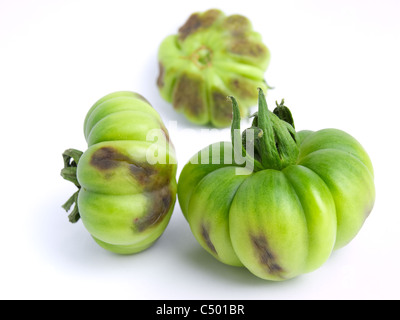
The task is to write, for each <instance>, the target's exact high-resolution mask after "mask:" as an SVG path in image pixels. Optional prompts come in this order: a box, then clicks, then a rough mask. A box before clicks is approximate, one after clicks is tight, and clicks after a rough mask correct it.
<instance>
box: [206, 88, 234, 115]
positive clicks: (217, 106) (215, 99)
mask: <svg viewBox="0 0 400 320" xmlns="http://www.w3.org/2000/svg"><path fill="white" fill-rule="evenodd" d="M211 100H212V104H213V108H212V113H213V118H214V119H218V120H225V121H227V122H228V121H231V120H232V103H231V102H230V100H228V99H227V95H225V94H223V93H221V92H219V91H214V92H212V93H211Z"/></svg>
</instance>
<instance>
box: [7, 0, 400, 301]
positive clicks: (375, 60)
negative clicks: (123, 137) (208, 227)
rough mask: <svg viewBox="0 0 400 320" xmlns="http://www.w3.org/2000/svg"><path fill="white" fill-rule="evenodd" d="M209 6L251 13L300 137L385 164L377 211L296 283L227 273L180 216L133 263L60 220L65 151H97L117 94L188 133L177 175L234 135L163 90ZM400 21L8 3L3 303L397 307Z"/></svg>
mask: <svg viewBox="0 0 400 320" xmlns="http://www.w3.org/2000/svg"><path fill="white" fill-rule="evenodd" d="M235 3H236V4H235ZM209 8H220V9H222V10H223V11H225V13H227V14H233V13H241V14H244V15H246V16H247V17H248V18H250V19H251V21H252V22H253V25H254V28H255V30H257V31H259V32H260V33H261V34H262V35H263V39H264V42H265V43H266V44H267V46H268V47H269V48H270V50H271V53H272V59H271V64H270V67H269V69H268V71H267V73H266V78H267V81H268V83H269V84H270V85H271V86H274V87H275V89H274V90H271V91H269V92H268V97H267V101H268V102H269V105H270V106H271V105H273V104H274V102H275V100H280V99H281V98H285V99H286V103H287V105H288V106H289V107H290V108H291V109H292V113H293V115H294V117H295V123H296V127H297V129H300V130H301V129H313V130H317V129H322V128H326V127H335V128H339V129H342V130H345V131H347V132H349V133H350V134H352V135H353V136H354V137H356V138H357V139H358V140H359V141H360V142H361V143H362V144H363V145H364V147H365V149H366V150H367V151H368V153H369V154H370V156H371V159H372V161H373V164H374V168H375V174H376V180H375V181H376V190H377V198H376V204H375V208H374V210H373V212H372V214H371V216H370V217H369V219H368V220H367V222H366V223H365V225H364V227H363V229H362V230H361V231H360V233H359V234H358V236H357V237H356V238H355V240H354V241H353V242H352V243H351V244H349V245H348V246H347V247H345V248H343V249H342V250H340V251H338V252H335V253H334V254H333V255H332V257H331V258H330V259H329V261H328V262H327V263H326V264H325V265H324V266H322V267H321V268H320V269H319V270H317V271H315V272H313V273H310V274H307V275H304V276H301V277H299V278H296V279H294V280H291V281H287V282H283V283H272V282H267V281H263V280H261V279H258V278H256V277H255V276H253V275H251V274H250V273H249V272H248V271H247V270H246V269H238V268H233V267H228V266H225V265H223V264H221V263H219V262H218V261H216V260H215V259H214V258H212V257H211V256H210V255H208V254H207V253H206V252H205V251H204V250H203V249H202V248H201V247H200V246H199V245H198V244H197V242H196V241H195V240H194V237H193V236H192V234H191V232H190V229H189V227H188V225H187V224H186V222H185V220H184V218H183V216H182V213H181V210H180V208H179V205H178V204H177V205H176V207H175V211H174V215H173V218H172V220H171V222H170V224H169V226H168V228H167V230H166V231H165V233H164V235H163V236H162V237H161V239H160V240H159V241H158V242H157V243H156V244H155V245H154V246H153V247H152V248H150V249H149V250H147V251H145V252H142V253H140V254H138V255H134V256H128V257H126V256H117V255H114V254H111V253H108V252H106V251H105V250H103V249H101V248H100V247H98V246H97V245H96V244H95V243H94V241H93V240H92V239H91V238H90V236H89V234H88V233H87V232H86V230H85V229H84V227H83V226H82V223H78V224H76V225H72V224H69V223H68V220H67V214H66V213H65V212H64V211H63V210H62V209H61V205H62V204H63V203H64V202H65V201H66V199H67V198H68V197H69V196H70V195H71V194H72V192H74V187H73V185H72V184H71V183H69V182H66V181H64V180H63V179H62V178H61V177H60V175H59V172H60V169H61V167H62V157H61V153H62V152H63V151H64V150H65V149H66V148H69V147H74V148H77V149H81V150H85V149H86V143H85V141H84V137H83V132H82V131H83V129H82V127H83V120H84V117H85V115H86V112H87V111H88V109H89V107H90V106H91V105H92V104H93V103H94V102H95V101H96V100H97V99H98V98H100V97H102V96H103V95H105V94H107V93H110V92H113V91H117V90H132V91H136V92H139V93H141V94H142V95H143V96H145V97H146V98H147V99H148V100H149V101H150V102H151V103H152V104H153V106H154V107H155V108H156V109H157V110H158V111H159V112H160V114H161V115H162V117H163V119H164V121H165V123H166V125H167V126H169V121H173V120H177V121H178V127H177V128H176V129H174V128H172V127H171V128H170V130H171V132H170V133H171V137H172V139H173V142H174V144H175V146H176V149H177V153H178V160H179V172H180V170H181V169H182V167H183V166H184V164H185V163H186V161H188V159H189V157H190V156H191V155H192V154H194V153H195V152H196V151H198V150H200V149H201V148H202V147H203V146H206V145H208V144H209V143H212V142H216V141H220V140H226V139H229V129H226V130H220V131H218V132H214V133H213V134H204V135H200V134H199V131H198V130H199V129H200V128H196V127H194V126H192V125H191V124H189V123H188V122H187V121H186V120H185V119H184V118H183V117H182V116H180V115H178V114H176V113H175V112H174V111H173V110H172V107H171V106H170V105H169V104H167V103H166V102H164V101H163V100H162V99H161V97H160V96H159V94H158V91H157V88H156V85H155V81H156V78H157V75H158V66H157V58H156V56H157V49H158V45H159V44H160V42H161V41H162V39H163V38H164V37H165V36H167V35H169V34H171V33H175V32H176V31H177V29H178V27H180V26H181V25H182V24H183V23H184V21H185V20H186V19H187V17H188V16H189V15H190V14H191V13H192V12H195V11H203V10H206V9H209ZM399 13H400V2H398V1H395V0H393V1H387V0H380V1H364V0H359V1H355V0H353V1H349V0H345V1H342V0H341V1H298V0H297V1H282V0H280V1H267V0H266V1H251V0H247V1H242V2H239V1H237V2H234V1H230V2H228V1H215V0H214V1H208V0H203V1H172V0H171V1H153V0H147V1H144V2H140V5H139V2H138V1H119V0H113V1H98V0H97V1H50V0H48V1H44V0H40V1H21V0H19V1H12V0H1V1H0V103H1V110H2V112H1V126H0V130H1V139H2V140H1V167H0V168H1V183H2V185H3V191H2V196H1V198H2V208H1V220H0V245H1V256H0V261H1V262H0V298H2V299H14V298H18V299H19V298H22V299H31V298H32V299H48V298H50V299H100V298H101V299H399V298H400V294H399V290H398V287H399V286H400V276H399V270H400V249H399V245H400V236H399V234H400V231H399V230H400V204H399V202H398V201H399V194H400V193H399V191H400V189H399V181H400V175H399V171H400V169H399V163H398V161H399V158H400V152H399V141H398V139H399V129H397V125H398V123H399V119H398V114H399V112H398V110H399V108H400V103H399V102H400V99H399V96H400V95H399V86H400V79H399V78H400V76H399V75H400V63H399V57H400V19H398V17H399ZM195 128H196V131H195V130H191V131H187V129H195ZM179 172H178V173H179Z"/></svg>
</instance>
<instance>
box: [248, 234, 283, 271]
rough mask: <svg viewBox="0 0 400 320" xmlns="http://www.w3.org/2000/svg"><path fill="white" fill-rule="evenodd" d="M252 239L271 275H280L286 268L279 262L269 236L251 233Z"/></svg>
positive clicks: (256, 251)
mask: <svg viewBox="0 0 400 320" xmlns="http://www.w3.org/2000/svg"><path fill="white" fill-rule="evenodd" d="M250 239H251V244H252V245H253V248H254V251H255V253H256V255H257V256H258V257H259V261H260V263H261V264H262V265H263V266H265V268H266V269H267V272H268V273H269V274H271V275H276V276H280V274H281V273H282V272H284V270H283V269H282V267H281V266H280V265H279V264H278V262H277V259H276V256H275V254H274V253H273V252H272V250H271V248H270V247H269V244H268V241H267V238H266V237H265V236H264V235H262V234H261V235H257V236H256V235H252V234H250Z"/></svg>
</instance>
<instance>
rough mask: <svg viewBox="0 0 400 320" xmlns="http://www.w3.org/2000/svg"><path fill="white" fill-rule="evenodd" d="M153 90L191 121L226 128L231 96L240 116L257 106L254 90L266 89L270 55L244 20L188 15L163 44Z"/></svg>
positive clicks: (216, 14) (217, 12) (211, 12)
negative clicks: (238, 103)
mask: <svg viewBox="0 0 400 320" xmlns="http://www.w3.org/2000/svg"><path fill="white" fill-rule="evenodd" d="M158 60H159V68H160V72H159V76H158V80H157V85H158V88H159V90H160V94H161V96H162V97H163V98H164V99H165V100H166V101H168V102H169V103H172V105H173V107H174V109H175V110H176V111H178V112H182V113H183V114H184V115H185V116H186V117H187V118H188V119H189V120H190V121H192V122H193V123H196V124H200V125H206V124H211V125H213V126H215V127H227V126H229V125H230V123H231V120H232V107H231V104H230V103H229V101H227V99H226V97H227V96H228V95H235V96H236V97H237V99H238V100H239V102H240V106H241V110H240V111H241V113H242V115H247V110H248V108H249V107H251V106H254V105H256V103H257V94H256V93H255V92H254V90H253V88H257V87H261V88H263V89H264V90H266V89H267V85H266V83H265V81H264V73H265V71H266V69H267V67H268V64H269V60H270V53H269V50H268V48H267V47H266V46H265V45H264V44H263V42H262V39H261V35H260V34H259V33H257V32H255V31H254V30H253V27H252V24H251V22H250V21H249V20H248V19H247V18H246V17H244V16H241V15H237V14H236V15H231V16H225V14H224V13H223V12H221V11H220V10H208V11H206V12H203V13H194V14H192V15H191V16H190V17H189V19H188V20H187V21H186V23H185V24H184V25H183V26H182V27H181V28H180V29H179V32H178V34H176V35H170V36H168V37H167V38H166V39H164V41H163V42H162V43H161V45H160V48H159V52H158Z"/></svg>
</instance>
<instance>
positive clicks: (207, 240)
mask: <svg viewBox="0 0 400 320" xmlns="http://www.w3.org/2000/svg"><path fill="white" fill-rule="evenodd" d="M208 229H209V228H207V227H206V225H205V224H204V223H202V225H201V236H202V237H203V239H204V242H205V243H206V245H207V247H208V248H209V249H210V250H211V251H212V252H213V253H214V254H216V255H218V253H217V250H216V249H215V247H214V244H213V243H212V241H211V239H210V234H209V230H208Z"/></svg>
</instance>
